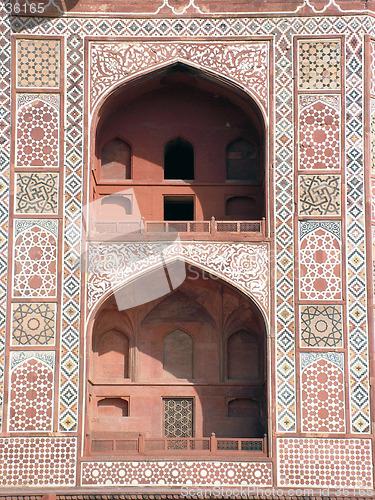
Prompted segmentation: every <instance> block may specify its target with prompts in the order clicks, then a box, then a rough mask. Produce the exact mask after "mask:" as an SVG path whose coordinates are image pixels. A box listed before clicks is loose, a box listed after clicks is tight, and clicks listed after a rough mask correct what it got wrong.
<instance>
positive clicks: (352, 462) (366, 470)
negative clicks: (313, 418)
mask: <svg viewBox="0 0 375 500" xmlns="http://www.w3.org/2000/svg"><path fill="white" fill-rule="evenodd" d="M277 462H278V465H277V467H278V480H277V483H278V485H279V486H289V487H297V488H299V487H306V488H307V487H314V488H328V487H329V488H350V489H352V488H361V487H363V488H372V487H373V477H372V450H371V440H370V439H324V438H289V439H288V438H285V439H284V438H283V439H278V440H277Z"/></svg>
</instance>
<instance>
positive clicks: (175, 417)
mask: <svg viewBox="0 0 375 500" xmlns="http://www.w3.org/2000/svg"><path fill="white" fill-rule="evenodd" d="M164 436H165V437H167V438H179V437H193V399H192V398H185V399H181V398H165V399H164Z"/></svg>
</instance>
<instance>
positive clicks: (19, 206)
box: [15, 173, 59, 214]
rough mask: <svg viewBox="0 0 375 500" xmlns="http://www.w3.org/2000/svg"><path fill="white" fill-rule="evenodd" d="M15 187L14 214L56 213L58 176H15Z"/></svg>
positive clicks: (28, 174)
mask: <svg viewBox="0 0 375 500" xmlns="http://www.w3.org/2000/svg"><path fill="white" fill-rule="evenodd" d="M16 186H17V187H16V210H15V211H16V213H24V214H56V213H57V212H58V189H59V175H58V174H53V173H43V174H40V173H27V174H26V173H25V174H24V173H22V174H16Z"/></svg>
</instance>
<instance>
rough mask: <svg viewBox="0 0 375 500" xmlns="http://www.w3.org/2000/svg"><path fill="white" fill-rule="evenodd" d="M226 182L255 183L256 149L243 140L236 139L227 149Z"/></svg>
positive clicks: (253, 145)
mask: <svg viewBox="0 0 375 500" xmlns="http://www.w3.org/2000/svg"><path fill="white" fill-rule="evenodd" d="M226 165H227V180H233V181H254V182H255V181H257V180H258V178H257V177H258V175H257V174H258V172H257V148H256V146H255V144H252V143H251V142H249V141H245V140H244V139H237V140H236V141H233V142H231V143H230V144H229V145H228V147H227V157H226Z"/></svg>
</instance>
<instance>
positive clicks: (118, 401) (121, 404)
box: [98, 398, 129, 418]
mask: <svg viewBox="0 0 375 500" xmlns="http://www.w3.org/2000/svg"><path fill="white" fill-rule="evenodd" d="M98 416H99V417H102V418H118V417H127V416H129V403H128V402H127V401H126V400H125V399H122V398H104V399H101V400H99V401H98Z"/></svg>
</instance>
